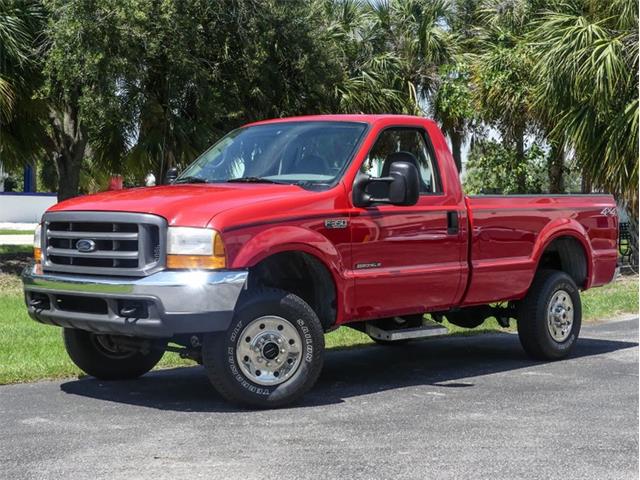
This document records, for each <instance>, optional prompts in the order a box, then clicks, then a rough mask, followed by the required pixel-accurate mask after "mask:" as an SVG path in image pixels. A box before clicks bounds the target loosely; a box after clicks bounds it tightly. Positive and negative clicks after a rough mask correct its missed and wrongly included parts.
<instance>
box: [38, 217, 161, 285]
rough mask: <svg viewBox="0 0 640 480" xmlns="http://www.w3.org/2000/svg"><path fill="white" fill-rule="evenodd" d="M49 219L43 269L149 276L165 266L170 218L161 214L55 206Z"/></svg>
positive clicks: (44, 243) (92, 273)
mask: <svg viewBox="0 0 640 480" xmlns="http://www.w3.org/2000/svg"><path fill="white" fill-rule="evenodd" d="M43 220H44V224H43V232H42V233H43V235H42V241H43V248H42V252H43V269H44V270H45V271H54V272H73V273H84V274H91V275H135V276H144V275H148V274H150V273H153V272H154V271H157V270H159V269H161V268H162V267H163V266H164V254H163V252H164V251H165V248H164V238H165V233H164V232H165V231H166V228H165V226H166V224H165V221H164V219H162V218H161V217H157V216H155V215H146V214H137V213H121V212H51V213H47V214H45V216H44V218H43Z"/></svg>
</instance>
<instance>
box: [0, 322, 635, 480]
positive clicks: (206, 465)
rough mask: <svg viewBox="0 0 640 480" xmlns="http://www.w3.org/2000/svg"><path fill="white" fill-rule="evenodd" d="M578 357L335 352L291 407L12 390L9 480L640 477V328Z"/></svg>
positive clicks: (5, 462) (159, 384)
mask: <svg viewBox="0 0 640 480" xmlns="http://www.w3.org/2000/svg"><path fill="white" fill-rule="evenodd" d="M581 337H582V338H581V339H580V341H579V344H578V345H577V348H576V350H575V352H574V354H573V355H572V356H571V358H569V359H566V360H563V361H560V362H553V363H539V362H533V361H530V360H529V359H527V357H525V355H524V353H523V351H522V350H521V348H520V345H519V343H518V338H517V336H516V335H512V334H491V335H478V336H469V337H446V338H439V339H430V340H425V341H421V342H417V343H415V344H410V345H406V346H399V347H381V346H370V347H364V348H358V349H351V350H343V351H331V352H328V354H327V359H326V365H325V369H324V371H323V374H322V376H321V378H320V381H319V382H318V385H317V386H316V387H315V389H314V390H313V391H312V392H311V393H310V394H308V395H307V396H306V397H305V399H304V401H303V403H301V404H300V405H297V406H295V407H292V408H286V409H281V410H271V411H248V410H242V409H238V408H236V407H234V406H232V405H229V404H227V403H225V402H224V401H223V400H222V399H221V398H220V397H219V396H218V395H217V394H216V393H215V392H214V391H213V390H212V388H211V387H210V386H209V384H208V382H207V379H206V377H205V374H204V371H203V370H202V368H200V367H195V368H180V369H173V370H165V371H160V372H154V373H151V374H149V375H146V376H144V377H143V378H141V379H139V380H136V381H127V382H112V383H105V382H99V381H97V380H94V379H91V378H84V379H81V380H65V381H61V382H39V383H33V384H25V385H13V386H4V387H0V478H2V479H5V478H6V479H63V478H64V479H74V480H82V479H91V480H96V479H102V478H105V479H136V478H150V479H153V480H160V479H164V478H171V479H189V480H191V479H196V478H206V479H236V478H237V479H259V480H271V479H278V480H282V479H296V480H298V479H322V480H328V479H334V478H336V479H405V478H407V479H408V478H411V479H465V480H466V479H476V478H477V479H492V480H494V479H509V480H514V479H599V480H600V479H607V480H614V479H632V478H638V320H637V319H632V320H625V321H618V322H609V323H602V324H598V325H590V326H585V327H584V328H583V332H582V336H581Z"/></svg>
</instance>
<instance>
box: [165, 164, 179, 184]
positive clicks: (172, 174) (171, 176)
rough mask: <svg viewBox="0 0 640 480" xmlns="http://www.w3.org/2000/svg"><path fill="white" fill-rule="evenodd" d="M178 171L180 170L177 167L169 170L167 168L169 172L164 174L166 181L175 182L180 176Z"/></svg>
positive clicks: (168, 182)
mask: <svg viewBox="0 0 640 480" xmlns="http://www.w3.org/2000/svg"><path fill="white" fill-rule="evenodd" d="M178 173H179V172H178V168H177V167H171V168H170V169H169V170H167V174H166V175H165V176H164V183H166V184H172V183H173V182H175V181H176V179H177V178H178Z"/></svg>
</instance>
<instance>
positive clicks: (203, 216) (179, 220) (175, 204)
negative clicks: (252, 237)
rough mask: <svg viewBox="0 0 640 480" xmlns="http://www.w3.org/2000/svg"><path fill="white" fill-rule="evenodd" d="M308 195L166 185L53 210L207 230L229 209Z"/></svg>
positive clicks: (78, 200) (267, 188)
mask: <svg viewBox="0 0 640 480" xmlns="http://www.w3.org/2000/svg"><path fill="white" fill-rule="evenodd" d="M308 193H309V192H307V191H306V190H304V189H303V188H301V187H298V186H295V185H273V184H239V183H234V184H215V185H213V184H209V185H204V184H202V185H200V184H198V185H163V186H158V187H148V188H131V189H125V190H115V191H108V192H102V193H98V194H95V195H86V196H82V197H75V198H72V199H70V200H66V201H64V202H60V203H58V204H56V205H54V206H53V207H52V208H50V209H49V211H51V212H53V211H62V210H64V211H72V210H75V211H113V212H134V213H151V214H154V215H159V216H161V217H164V218H165V219H166V220H167V222H168V223H169V225H179V226H184V227H206V226H207V225H208V224H209V222H210V221H211V219H212V218H213V217H215V216H216V215H217V214H219V213H221V212H223V211H225V210H229V209H232V208H234V207H239V206H246V205H248V204H252V203H263V202H268V201H271V200H278V199H282V198H284V197H287V198H289V199H292V198H295V197H296V196H298V195H300V196H304V195H308Z"/></svg>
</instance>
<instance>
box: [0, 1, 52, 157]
mask: <svg viewBox="0 0 640 480" xmlns="http://www.w3.org/2000/svg"><path fill="white" fill-rule="evenodd" d="M44 19H45V16H44V10H43V8H42V6H41V4H40V2H38V1H17V0H0V161H2V162H3V163H4V164H5V167H6V168H9V169H15V168H18V167H20V166H21V165H23V164H24V163H34V162H35V161H37V159H38V158H39V156H41V155H42V154H43V152H44V150H45V148H46V132H45V125H44V122H43V121H42V119H43V117H44V115H43V114H45V113H46V111H47V110H46V108H45V105H43V102H41V101H40V100H38V99H37V98H34V94H35V91H36V90H37V88H39V85H40V83H41V80H42V76H41V72H40V70H41V65H40V64H39V63H38V61H37V55H38V52H39V50H40V49H41V47H42V44H41V41H40V39H39V37H38V34H39V31H40V30H41V29H42V24H43V22H44Z"/></svg>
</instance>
